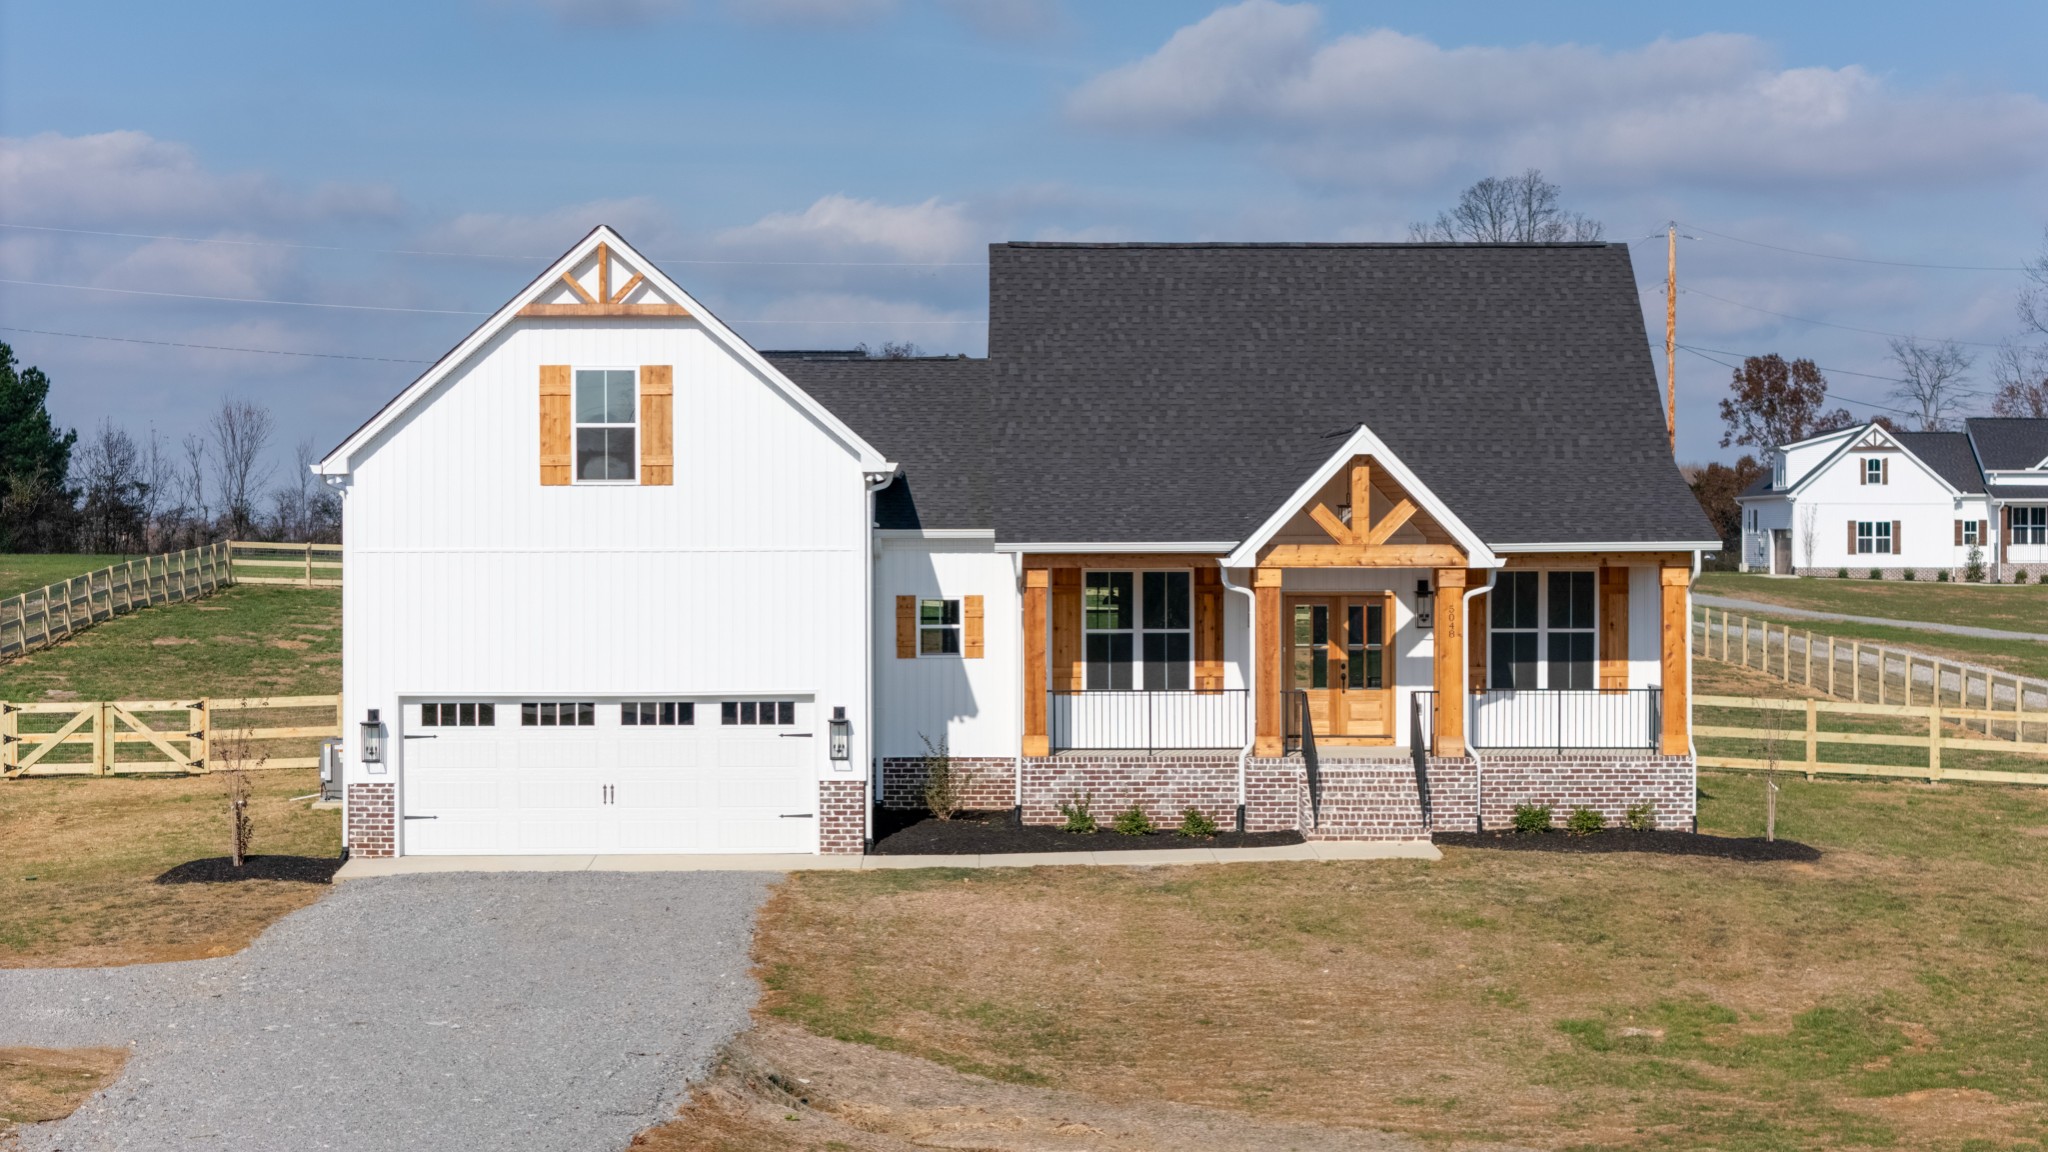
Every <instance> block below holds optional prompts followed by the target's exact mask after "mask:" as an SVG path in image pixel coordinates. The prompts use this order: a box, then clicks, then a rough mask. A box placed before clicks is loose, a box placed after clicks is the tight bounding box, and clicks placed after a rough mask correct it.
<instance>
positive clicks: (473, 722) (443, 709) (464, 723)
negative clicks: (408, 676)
mask: <svg viewBox="0 0 2048 1152" xmlns="http://www.w3.org/2000/svg"><path fill="white" fill-rule="evenodd" d="M497 723H498V708H497V706H496V705H495V704H484V703H472V702H469V701H460V702H441V701H435V702H432V703H427V704H422V705H420V727H422V728H457V727H460V728H479V727H481V728H494V727H496V726H497Z"/></svg>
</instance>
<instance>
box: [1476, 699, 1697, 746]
mask: <svg viewBox="0 0 2048 1152" xmlns="http://www.w3.org/2000/svg"><path fill="white" fill-rule="evenodd" d="M1473 695H1474V701H1473V704H1474V707H1473V709H1472V715H1473V724H1472V739H1471V744H1472V747H1474V748H1499V749H1516V748H1543V749H1549V750H1552V751H1556V752H1564V751H1567V750H1570V749H1575V748H1585V749H1592V748H1626V749H1638V748H1655V747H1656V746H1657V738H1658V733H1659V731H1660V728H1661V721H1662V714H1663V690H1662V689H1661V688H1628V689H1603V688H1489V689H1486V690H1485V691H1482V692H1476V693H1474V694H1473Z"/></svg>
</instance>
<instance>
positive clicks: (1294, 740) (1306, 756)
mask: <svg viewBox="0 0 2048 1152" xmlns="http://www.w3.org/2000/svg"><path fill="white" fill-rule="evenodd" d="M1283 711H1285V712H1286V714H1287V742H1286V750H1287V751H1289V752H1299V753H1301V765H1302V768H1303V770H1304V771H1305V772H1306V773H1307V774H1308V816H1309V825H1308V826H1309V827H1310V828H1317V827H1320V826H1321V825H1322V822H1323V764H1322V761H1321V760H1320V759H1319V758H1318V757H1317V756H1316V721H1315V716H1314V715H1313V714H1312V713H1310V712H1309V707H1308V693H1307V692H1306V691H1304V690H1302V689H1299V688H1295V689H1290V690H1289V691H1288V693H1287V706H1286V707H1285V708H1284V709H1283Z"/></svg>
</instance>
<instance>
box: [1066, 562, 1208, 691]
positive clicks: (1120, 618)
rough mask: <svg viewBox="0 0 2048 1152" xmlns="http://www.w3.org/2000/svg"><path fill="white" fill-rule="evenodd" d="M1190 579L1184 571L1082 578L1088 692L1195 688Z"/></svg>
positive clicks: (1085, 576) (1084, 655)
mask: <svg viewBox="0 0 2048 1152" xmlns="http://www.w3.org/2000/svg"><path fill="white" fill-rule="evenodd" d="M1191 582H1192V577H1191V575H1190V574H1189V573H1187V572H1184V571H1181V572H1088V573H1085V574H1084V575H1083V576H1082V578H1081V645H1082V653H1081V655H1082V661H1083V664H1084V667H1085V673H1086V680H1085V682H1084V683H1085V686H1086V687H1087V688H1088V690H1090V691H1128V690H1133V689H1142V690H1145V691H1153V692H1157V691H1166V690H1175V689H1186V688H1191V687H1193V685H1194V654H1195V648H1194V605H1193V595H1192V588H1191Z"/></svg>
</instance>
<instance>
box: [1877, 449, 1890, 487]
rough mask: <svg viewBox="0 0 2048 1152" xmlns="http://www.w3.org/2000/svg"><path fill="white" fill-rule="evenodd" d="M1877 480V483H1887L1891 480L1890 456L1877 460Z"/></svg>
mask: <svg viewBox="0 0 2048 1152" xmlns="http://www.w3.org/2000/svg"><path fill="white" fill-rule="evenodd" d="M1877 482H1878V483H1879V484H1889V483H1891V482H1892V458H1891V457H1889V456H1886V457H1884V458H1883V459H1881V460H1879V461H1878V462H1877Z"/></svg>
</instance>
